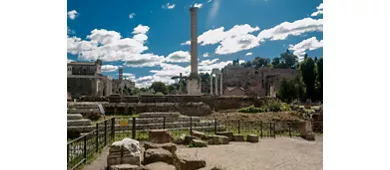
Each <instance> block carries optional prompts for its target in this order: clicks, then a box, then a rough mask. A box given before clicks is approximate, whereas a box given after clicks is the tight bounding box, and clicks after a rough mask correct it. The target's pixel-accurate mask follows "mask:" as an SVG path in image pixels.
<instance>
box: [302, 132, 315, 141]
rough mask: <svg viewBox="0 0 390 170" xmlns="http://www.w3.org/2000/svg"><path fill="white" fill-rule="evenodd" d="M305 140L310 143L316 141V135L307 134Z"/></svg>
mask: <svg viewBox="0 0 390 170" xmlns="http://www.w3.org/2000/svg"><path fill="white" fill-rule="evenodd" d="M304 139H306V140H308V141H315V133H313V132H311V133H308V134H306V136H304Z"/></svg>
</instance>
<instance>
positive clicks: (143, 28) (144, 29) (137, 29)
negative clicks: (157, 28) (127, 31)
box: [133, 24, 150, 34]
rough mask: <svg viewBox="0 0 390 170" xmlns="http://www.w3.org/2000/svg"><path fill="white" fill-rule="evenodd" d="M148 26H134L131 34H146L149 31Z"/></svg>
mask: <svg viewBox="0 0 390 170" xmlns="http://www.w3.org/2000/svg"><path fill="white" fill-rule="evenodd" d="M149 29H150V27H148V26H143V25H141V24H140V25H138V26H137V27H135V28H134V31H133V34H146V33H147V32H148V31H149Z"/></svg>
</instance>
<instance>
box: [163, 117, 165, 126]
mask: <svg viewBox="0 0 390 170" xmlns="http://www.w3.org/2000/svg"><path fill="white" fill-rule="evenodd" d="M163 129H165V116H164V117H163Z"/></svg>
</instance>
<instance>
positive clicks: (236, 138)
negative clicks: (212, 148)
mask: <svg viewBox="0 0 390 170" xmlns="http://www.w3.org/2000/svg"><path fill="white" fill-rule="evenodd" d="M233 141H237V142H244V141H245V139H244V135H240V134H237V135H233Z"/></svg>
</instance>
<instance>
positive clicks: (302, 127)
mask: <svg viewBox="0 0 390 170" xmlns="http://www.w3.org/2000/svg"><path fill="white" fill-rule="evenodd" d="M299 132H300V135H301V137H302V138H304V139H306V140H308V141H314V140H315V134H314V133H313V129H312V125H311V122H308V121H304V122H301V123H300V124H299Z"/></svg>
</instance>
